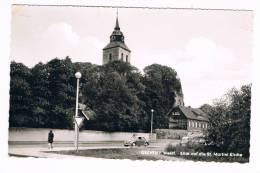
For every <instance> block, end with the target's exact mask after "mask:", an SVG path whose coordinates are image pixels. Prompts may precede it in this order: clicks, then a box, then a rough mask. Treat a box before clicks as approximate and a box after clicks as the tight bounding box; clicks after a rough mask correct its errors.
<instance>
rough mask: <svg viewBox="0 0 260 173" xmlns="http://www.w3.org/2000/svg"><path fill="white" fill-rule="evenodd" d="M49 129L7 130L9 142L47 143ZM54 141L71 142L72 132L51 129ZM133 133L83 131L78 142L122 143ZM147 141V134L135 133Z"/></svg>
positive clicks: (72, 138)
mask: <svg viewBox="0 0 260 173" xmlns="http://www.w3.org/2000/svg"><path fill="white" fill-rule="evenodd" d="M49 130H50V129H42V128H9V141H47V139H48V133H49ZM52 131H53V132H54V135H55V136H54V141H56V142H57V141H73V140H74V130H61V129H52ZM133 134H134V133H129V132H103V131H92V130H83V131H80V133H79V141H86V142H87V141H97V142H98V141H124V140H127V139H130V138H131V137H132V135H133ZM135 134H136V135H137V136H143V137H145V138H146V139H147V140H149V133H135Z"/></svg>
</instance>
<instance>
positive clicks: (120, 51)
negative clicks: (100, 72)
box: [103, 16, 131, 64]
mask: <svg viewBox="0 0 260 173" xmlns="http://www.w3.org/2000/svg"><path fill="white" fill-rule="evenodd" d="M130 54H131V50H130V49H129V48H128V47H127V46H126V44H125V41H124V35H123V33H122V32H121V31H120V27H119V22H118V16H117V17H116V25H115V28H114V31H113V32H112V34H111V35H110V43H108V45H107V46H106V47H105V48H104V49H103V64H107V63H108V62H111V61H115V60H121V61H124V62H128V63H130Z"/></svg>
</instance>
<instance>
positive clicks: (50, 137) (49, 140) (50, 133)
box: [48, 130, 54, 149]
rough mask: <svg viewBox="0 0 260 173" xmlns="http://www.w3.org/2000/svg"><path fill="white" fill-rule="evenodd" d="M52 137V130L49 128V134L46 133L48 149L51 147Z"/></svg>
mask: <svg viewBox="0 0 260 173" xmlns="http://www.w3.org/2000/svg"><path fill="white" fill-rule="evenodd" d="M53 139H54V133H53V132H52V130H50V132H49V134H48V143H49V147H48V148H49V149H52V148H53V146H52V143H53Z"/></svg>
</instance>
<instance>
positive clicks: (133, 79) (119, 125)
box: [86, 61, 142, 131]
mask: <svg viewBox="0 0 260 173" xmlns="http://www.w3.org/2000/svg"><path fill="white" fill-rule="evenodd" d="M97 79H98V82H97V83H96V84H97V86H96V88H97V90H98V92H95V99H94V100H95V101H96V103H95V104H93V105H92V108H93V110H94V111H95V112H96V121H95V122H93V127H94V128H98V129H101V130H107V131H136V130H138V117H139V115H140V113H141V112H140V107H139V104H140V103H139V99H138V97H137V94H138V93H139V91H140V88H141V87H142V85H141V83H140V73H138V72H137V70H136V69H135V68H134V67H132V66H131V65H130V64H129V63H125V62H121V61H113V62H111V63H108V64H106V65H105V66H103V67H101V68H100V72H99V75H98V78H97ZM86 97H88V96H87V95H86Z"/></svg>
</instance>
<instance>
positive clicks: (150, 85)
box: [141, 64, 182, 128]
mask: <svg viewBox="0 0 260 173" xmlns="http://www.w3.org/2000/svg"><path fill="white" fill-rule="evenodd" d="M142 83H143V85H144V86H145V90H144V93H143V95H142V96H141V100H142V101H143V102H144V103H145V108H144V109H145V112H146V117H147V119H148V120H150V117H151V115H150V114H151V109H154V110H155V112H154V115H155V116H154V127H155V128H168V117H167V112H168V111H169V110H170V108H172V106H173V105H174V103H175V95H176V93H178V94H179V95H182V89H181V83H180V80H179V79H178V78H177V72H176V71H175V70H174V69H172V68H170V67H167V66H162V65H159V64H153V65H150V66H147V67H145V68H144V77H143V79H142ZM147 123H149V121H147ZM147 127H149V125H147Z"/></svg>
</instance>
